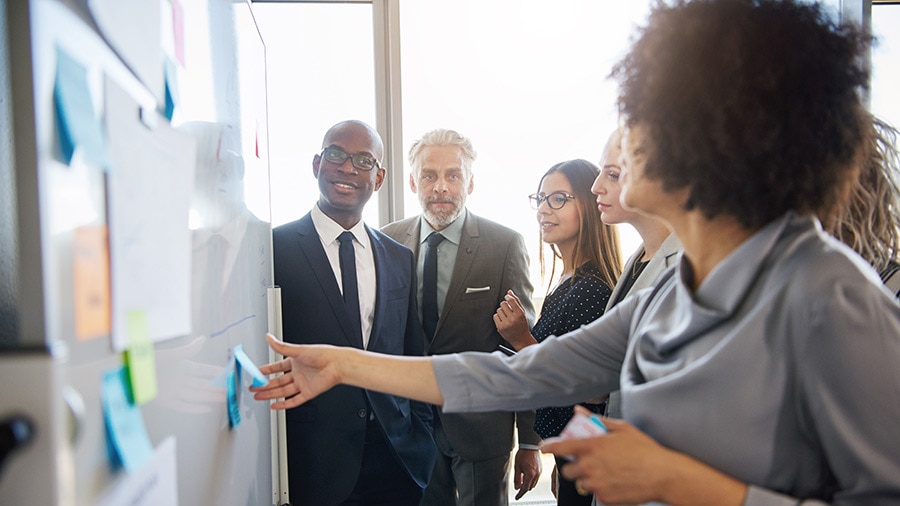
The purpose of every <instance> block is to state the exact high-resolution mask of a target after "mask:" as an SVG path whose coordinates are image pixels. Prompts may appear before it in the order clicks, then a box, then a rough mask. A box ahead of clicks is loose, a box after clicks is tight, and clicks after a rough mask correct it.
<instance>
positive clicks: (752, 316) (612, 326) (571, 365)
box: [434, 213, 900, 505]
mask: <svg viewBox="0 0 900 506" xmlns="http://www.w3.org/2000/svg"><path fill="white" fill-rule="evenodd" d="M691 276H692V274H691V272H690V266H689V265H688V264H687V263H686V262H685V261H683V260H682V262H681V264H680V265H677V266H675V267H674V268H672V269H670V270H669V271H667V272H666V273H665V274H663V276H662V277H661V278H660V281H659V283H658V284H657V285H656V286H655V287H653V288H649V289H646V290H642V291H640V292H638V293H637V294H635V295H634V296H632V297H630V298H628V299H626V300H625V301H623V302H622V303H621V304H619V305H618V306H616V307H615V308H614V309H613V310H612V311H610V312H608V313H606V315H605V316H604V317H602V318H600V319H599V320H596V321H595V322H593V323H591V324H589V325H586V326H584V327H582V328H581V329H579V330H576V331H574V332H571V333H569V334H566V335H564V336H562V337H559V338H557V339H548V340H547V341H545V342H544V343H542V344H540V345H538V346H529V347H527V348H525V349H523V350H522V351H521V352H519V353H518V354H517V355H516V356H514V357H510V358H506V357H503V356H501V355H500V354H499V353H495V354H478V353H463V354H456V355H445V356H439V357H434V368H435V373H436V375H437V379H438V383H439V385H440V388H441V392H442V394H443V397H444V411H447V412H467V411H493V410H496V409H498V408H499V409H508V410H521V409H531V408H536V407H541V406H548V405H571V404H574V403H576V402H579V401H582V400H584V399H587V398H593V397H596V396H597V395H600V394H603V393H606V392H609V391H612V390H616V389H619V388H620V389H621V391H622V404H623V406H622V407H623V414H624V418H625V419H626V420H628V421H629V422H631V423H632V424H634V425H635V426H636V427H638V428H640V429H641V430H643V431H645V432H646V433H647V434H649V435H650V436H651V437H653V438H654V439H656V440H657V441H658V442H659V443H661V444H663V445H665V446H667V447H669V448H672V449H674V450H677V451H680V452H683V453H685V454H688V455H691V456H693V457H694V458H696V459H698V460H700V461H702V462H705V463H706V464H708V465H711V466H712V467H714V468H716V469H718V470H720V471H722V472H724V473H726V474H729V475H731V476H733V477H735V478H736V479H739V480H741V481H744V482H746V483H748V484H750V485H751V488H750V492H749V494H748V496H747V499H746V502H745V503H746V504H748V505H749V504H797V502H798V499H801V500H818V501H821V502H833V503H834V504H866V505H870V504H885V503H894V504H896V503H900V305H898V303H897V301H896V299H895V298H894V297H893V295H892V294H891V293H889V292H888V291H887V290H886V289H885V288H884V287H883V286H882V283H881V280H880V279H879V278H878V275H877V273H875V271H874V270H872V268H871V267H870V266H869V265H868V264H867V263H866V262H865V261H864V260H862V259H861V258H860V257H858V256H856V254H855V253H853V252H852V251H851V250H850V249H849V248H847V247H846V246H844V245H843V244H841V243H840V242H839V241H837V240H835V239H833V238H831V237H830V236H828V235H826V234H825V233H824V232H822V231H821V229H820V227H819V226H818V222H817V221H815V220H814V219H811V218H807V217H800V216H796V215H794V214H790V213H789V214H787V215H785V216H784V217H782V218H780V219H778V220H775V221H774V222H772V223H770V224H769V225H767V226H766V227H764V228H763V229H761V230H760V231H759V232H757V233H756V234H754V235H753V236H752V237H751V238H750V239H748V240H747V241H745V242H744V243H743V244H742V245H741V246H740V247H739V248H738V249H736V250H735V251H734V252H732V253H731V254H730V255H729V256H728V257H727V258H726V259H725V260H723V261H722V262H721V263H720V264H719V265H718V266H716V268H715V269H714V270H713V271H712V272H711V273H710V274H709V276H707V278H706V279H705V280H704V282H703V283H702V285H701V286H700V287H699V288H698V289H697V290H696V291H692V290H691V289H690V288H689V287H688V286H687V285H686V284H685V282H684V280H685V279H691Z"/></svg>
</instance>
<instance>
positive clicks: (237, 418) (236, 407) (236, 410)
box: [225, 370, 241, 428]
mask: <svg viewBox="0 0 900 506" xmlns="http://www.w3.org/2000/svg"><path fill="white" fill-rule="evenodd" d="M240 381H241V380H240V370H238V371H237V374H235V371H231V372H229V373H228V378H227V379H226V380H225V390H226V392H227V395H226V397H227V398H228V424H229V425H231V427H232V428H235V427H237V426H238V425H240V424H241V403H240V399H239V398H238V392H240V386H238V385H237V384H236V383H239V382H240Z"/></svg>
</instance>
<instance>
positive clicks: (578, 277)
mask: <svg viewBox="0 0 900 506" xmlns="http://www.w3.org/2000/svg"><path fill="white" fill-rule="evenodd" d="M596 276H600V271H599V270H598V269H597V268H596V267H595V266H594V264H592V263H586V264H584V265H582V266H581V267H579V268H578V269H576V270H575V275H574V276H573V277H572V278H570V279H569V280H566V281H563V282H562V283H561V284H560V285H559V286H557V287H556V290H554V291H553V293H551V294H550V295H548V296H547V298H546V299H544V305H543V306H542V308H541V317H540V318H539V319H538V321H537V323H535V325H534V328H533V329H532V330H531V334H532V335H533V336H534V338H535V339H537V340H538V342H543V341H544V340H545V339H548V338H553V336H560V335H563V334H565V333H567V332H570V331H573V330H575V329H577V328H579V327H581V326H582V325H585V324H587V323H590V322H592V321H594V320H596V319H597V318H600V317H601V316H602V315H603V310H604V309H605V308H606V303H607V302H608V301H609V297H610V295H612V289H611V288H610V287H609V286H608V285H607V284H606V283H604V282H602V281H600V279H599V278H598V277H596ZM583 406H586V407H587V408H588V409H590V410H591V411H593V412H595V413H602V412H603V405H602V404H587V403H585V404H583ZM572 413H573V407H572V406H569V407H552V408H541V409H538V410H537V414H536V416H535V422H534V430H535V431H536V432H537V433H538V435H540V436H541V437H542V438H545V439H546V438H548V437H553V436H558V435H559V433H560V432H561V431H562V429H563V427H565V425H566V423H567V422H568V421H569V418H571V417H572Z"/></svg>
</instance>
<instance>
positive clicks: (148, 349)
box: [125, 310, 156, 405]
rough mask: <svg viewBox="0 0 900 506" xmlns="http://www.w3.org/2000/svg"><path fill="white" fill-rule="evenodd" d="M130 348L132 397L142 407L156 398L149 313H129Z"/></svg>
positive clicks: (127, 351)
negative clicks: (148, 323)
mask: <svg viewBox="0 0 900 506" xmlns="http://www.w3.org/2000/svg"><path fill="white" fill-rule="evenodd" d="M127 319H128V323H127V329H128V330H127V332H128V348H127V349H126V350H125V365H126V366H127V367H128V378H129V379H130V380H131V395H132V397H131V398H132V400H133V401H134V403H135V404H137V405H141V404H144V403H146V402H147V401H150V400H152V399H153V398H154V397H156V363H155V361H154V358H153V356H154V350H153V342H152V341H151V340H150V334H149V332H148V330H147V313H146V312H145V311H141V310H131V311H128V315H127Z"/></svg>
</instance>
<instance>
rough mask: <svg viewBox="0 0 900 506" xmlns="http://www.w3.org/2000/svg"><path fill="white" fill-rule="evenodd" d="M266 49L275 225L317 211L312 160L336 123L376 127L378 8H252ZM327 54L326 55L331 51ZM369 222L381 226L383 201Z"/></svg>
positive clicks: (372, 207) (371, 207) (372, 205)
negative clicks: (356, 122)
mask: <svg viewBox="0 0 900 506" xmlns="http://www.w3.org/2000/svg"><path fill="white" fill-rule="evenodd" d="M253 13H254V16H255V17H256V22H257V24H258V25H259V29H260V32H261V33H262V36H263V41H264V43H265V45H266V60H267V61H266V63H267V68H266V74H267V81H268V86H267V87H268V102H269V107H268V110H269V160H270V165H271V168H270V172H271V191H272V199H271V200H272V226H273V227H277V226H278V225H282V224H284V223H287V222H290V221H293V220H296V219H298V218H300V217H301V216H303V215H304V214H306V213H307V212H308V211H309V210H310V209H312V206H313V204H315V202H316V201H317V200H318V197H319V189H318V186H317V185H316V179H315V178H314V177H313V173H312V159H313V156H314V155H315V154H317V153H318V152H319V151H320V150H321V145H322V136H323V135H325V131H326V130H327V129H328V128H329V127H331V126H332V125H334V124H335V123H337V122H339V121H342V120H345V119H359V120H362V121H365V122H366V123H368V124H370V125H372V126H373V127H374V126H375V124H376V122H375V65H374V61H373V58H372V55H373V44H374V42H373V33H372V30H373V29H372V5H371V4H368V3H349V4H347V3H254V4H253ZM326 49H327V50H326ZM363 220H364V221H365V222H366V223H369V224H371V225H373V226H375V225H377V224H378V199H377V198H376V197H375V196H373V197H372V199H371V200H370V201H369V203H368V204H367V205H366V209H365V212H364V214H363Z"/></svg>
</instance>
